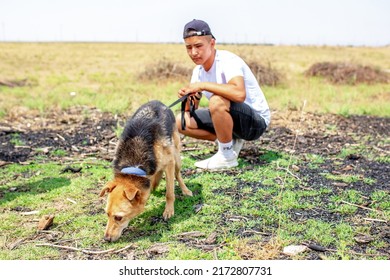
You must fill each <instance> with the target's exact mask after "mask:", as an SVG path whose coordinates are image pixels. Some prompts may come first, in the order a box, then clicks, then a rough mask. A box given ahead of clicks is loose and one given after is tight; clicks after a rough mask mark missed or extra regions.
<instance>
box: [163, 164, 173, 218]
mask: <svg viewBox="0 0 390 280" xmlns="http://www.w3.org/2000/svg"><path fill="white" fill-rule="evenodd" d="M174 172H175V163H174V162H173V161H172V162H171V163H169V164H168V166H167V168H166V169H165V180H166V182H167V187H166V193H165V199H166V204H165V210H164V213H163V217H164V219H165V220H168V219H169V218H170V217H172V216H173V214H174V212H175V209H174V202H175V175H174Z"/></svg>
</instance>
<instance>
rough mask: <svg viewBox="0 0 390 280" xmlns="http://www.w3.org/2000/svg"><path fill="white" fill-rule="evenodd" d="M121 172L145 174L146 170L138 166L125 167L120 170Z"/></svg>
mask: <svg viewBox="0 0 390 280" xmlns="http://www.w3.org/2000/svg"><path fill="white" fill-rule="evenodd" d="M121 173H123V174H129V175H137V176H146V171H145V170H143V169H141V168H138V167H125V168H123V169H122V170H121Z"/></svg>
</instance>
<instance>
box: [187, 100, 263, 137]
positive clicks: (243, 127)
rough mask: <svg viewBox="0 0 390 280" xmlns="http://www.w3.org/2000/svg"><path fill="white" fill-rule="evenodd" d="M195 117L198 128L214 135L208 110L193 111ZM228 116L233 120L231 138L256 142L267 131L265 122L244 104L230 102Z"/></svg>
mask: <svg viewBox="0 0 390 280" xmlns="http://www.w3.org/2000/svg"><path fill="white" fill-rule="evenodd" d="M195 115H196V116H194V119H195V121H196V123H197V125H198V128H200V129H204V130H207V131H209V132H211V133H214V134H215V130H214V124H213V122H212V120H211V114H210V110H209V109H205V108H201V109H198V110H195ZM230 115H231V116H232V119H233V138H239V139H244V140H247V141H250V140H256V139H258V138H259V137H260V136H261V135H262V134H263V133H264V131H265V130H266V129H267V125H266V123H265V120H264V119H263V118H262V117H261V116H260V115H259V114H258V113H256V111H255V110H253V109H252V108H251V107H250V106H249V105H247V104H245V103H235V102H230Z"/></svg>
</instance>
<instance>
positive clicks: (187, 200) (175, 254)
mask: <svg viewBox="0 0 390 280" xmlns="http://www.w3.org/2000/svg"><path fill="white" fill-rule="evenodd" d="M184 157H185V158H184V160H183V164H184V166H183V170H187V169H192V166H193V163H194V161H195V160H194V159H193V158H192V156H190V155H189V154H186V153H184ZM260 158H261V160H264V162H265V163H266V164H264V165H261V166H253V168H252V169H249V168H248V169H247V170H246V169H245V166H249V165H248V163H246V162H245V161H243V160H241V162H240V167H242V170H244V171H242V172H239V173H238V174H237V176H226V174H224V173H219V172H202V173H198V174H193V175H190V176H186V177H185V182H186V184H187V186H188V187H189V188H190V189H191V190H192V191H193V193H194V196H193V197H185V196H183V195H182V194H181V193H180V191H179V190H178V189H177V191H176V194H177V199H176V202H175V215H174V216H173V217H172V218H171V219H170V220H169V221H168V222H165V221H163V220H162V212H163V210H164V206H165V192H164V188H163V187H162V186H160V188H158V189H157V190H156V191H155V192H154V193H153V194H152V195H151V197H150V199H149V201H148V203H147V207H146V210H145V212H144V213H143V214H141V215H140V216H138V217H137V218H135V219H134V220H132V222H131V223H130V225H129V229H127V230H126V231H125V232H124V234H123V236H122V237H121V238H120V239H119V241H118V242H115V243H105V242H103V241H102V237H103V232H104V228H105V223H106V215H105V213H104V211H103V208H104V200H102V199H101V198H99V197H98V194H99V192H100V189H101V188H102V187H103V186H104V184H105V182H106V181H108V180H109V179H110V178H111V176H112V174H111V169H110V168H109V166H110V163H109V162H106V161H96V160H92V161H91V160H86V162H81V163H79V166H80V167H83V169H82V173H81V174H70V173H61V170H62V169H63V166H64V164H57V163H54V162H53V163H51V162H49V163H33V164H30V165H18V164H11V165H7V166H5V167H3V168H1V169H0V177H1V178H2V179H1V187H0V193H1V194H2V197H1V199H0V209H1V213H0V219H1V220H2V221H4V222H3V223H1V225H0V231H1V232H2V239H1V240H2V242H3V245H2V246H1V247H0V259H64V258H67V256H68V255H69V253H70V252H68V251H66V250H59V249H57V248H50V247H40V246H37V245H38V244H40V243H44V242H50V238H49V237H48V236H49V235H50V234H51V235H52V238H54V239H56V238H58V237H59V236H60V238H58V239H60V240H69V241H68V243H66V242H65V243H64V245H68V246H77V247H79V248H83V249H90V250H91V249H94V250H98V251H99V250H106V249H120V248H123V247H125V246H127V245H129V244H132V247H134V248H136V249H134V250H135V252H136V257H137V259H147V258H148V255H147V254H145V253H143V252H145V251H147V250H148V249H150V248H151V247H152V246H154V245H155V244H163V245H164V246H166V247H167V248H168V249H167V252H166V253H164V254H161V255H160V256H156V257H155V258H162V259H183V260H189V259H191V260H194V259H214V258H215V257H216V256H217V257H218V259H226V260H227V259H232V260H234V259H241V258H242V256H243V254H245V253H248V252H252V251H253V248H252V247H251V245H248V244H250V243H251V242H254V240H257V241H256V242H260V243H259V244H266V245H265V246H270V247H271V248H269V249H268V250H267V251H266V252H265V251H262V250H261V249H260V248H259V249H258V251H256V254H257V255H256V257H257V258H267V256H268V255H269V254H271V253H272V251H273V250H274V251H275V252H276V251H278V250H279V253H275V252H274V254H280V249H278V248H279V247H280V246H286V245H289V244H297V243H302V242H312V243H316V244H320V245H321V246H324V247H326V248H330V249H332V251H330V252H327V258H329V259H339V258H341V259H358V258H359V257H357V256H356V255H354V254H352V253H351V249H350V247H351V246H353V245H356V244H355V242H354V241H353V237H354V236H355V233H354V231H355V230H354V225H353V223H352V224H351V223H350V222H348V221H334V222H326V221H323V220H321V219H315V218H310V219H308V220H306V221H304V222H303V221H302V222H297V220H295V219H294V218H293V216H294V215H296V214H295V213H300V212H302V211H308V212H310V211H312V212H313V211H314V212H315V211H318V210H319V209H321V208H322V209H326V210H327V211H330V212H335V213H340V214H343V215H346V217H352V215H354V214H356V211H357V210H358V209H357V207H355V206H351V205H347V204H343V203H341V201H348V202H350V203H354V204H362V203H363V202H364V199H365V198H364V196H363V195H361V194H360V193H359V192H358V191H355V190H348V191H346V192H342V193H340V194H332V193H331V190H330V189H329V188H319V189H312V190H306V189H300V188H298V189H297V186H299V185H300V181H299V180H298V179H297V178H295V177H293V176H291V175H289V173H287V172H286V169H287V167H288V165H289V164H290V163H291V162H294V163H296V164H299V159H297V158H290V155H285V154H283V153H275V152H272V151H269V152H266V153H264V154H263V155H261V156H260ZM329 179H331V180H339V179H340V178H338V177H336V178H334V177H331V178H329ZM353 181H354V180H352V181H351V182H353ZM348 182H349V181H348ZM161 184H162V185H163V184H164V182H162V183H161ZM329 195H330V204H326V203H325V202H324V201H323V200H322V199H321V197H323V196H329ZM371 199H372V201H373V205H372V206H371V207H374V209H378V210H380V211H382V212H383V213H385V216H387V219H388V218H389V217H390V205H389V202H390V200H389V195H388V192H384V191H377V192H374V193H373V194H372V198H371ZM196 206H200V207H201V210H200V211H199V212H196V211H195V207H196ZM29 211H39V213H37V214H34V215H32V216H23V215H21V213H23V212H29ZM46 214H53V215H55V222H54V225H53V226H52V228H51V229H50V231H48V232H47V233H42V232H41V233H39V232H37V229H36V226H37V220H38V219H39V218H40V217H42V216H43V215H46ZM372 218H381V219H383V216H382V215H378V214H376V215H375V213H373V215H372ZM359 230H360V231H361V232H364V231H366V232H367V231H368V230H369V228H368V226H364V227H363V228H362V227H361V228H359ZM193 231H199V232H201V233H203V236H202V237H194V238H192V239H189V240H187V241H182V240H180V238H178V236H179V235H180V234H182V233H186V232H193ZM245 231H246V232H251V231H252V232H266V233H267V234H268V235H270V236H272V239H271V240H269V239H266V238H265V237H262V236H261V235H260V236H256V235H253V236H251V237H246V238H243V237H242V236H241V235H240V233H243V232H245ZM213 232H215V233H217V240H216V243H217V244H220V245H219V246H218V249H216V250H215V251H207V250H202V248H197V247H196V246H194V245H193V244H197V242H200V241H201V240H202V238H206V237H208V236H209V235H211V234H212V233H213ZM1 240H0V241H1ZM250 240H252V241H250ZM18 241H21V243H20V244H19V245H18V246H16V248H14V249H12V250H11V249H10V248H9V246H10V244H16V243H15V242H18ZM246 242H249V243H248V244H247V245H245V244H246ZM384 245H385V244H383V243H378V244H371V246H370V249H371V251H372V254H374V255H375V254H376V253H377V250H380V248H383V246H384ZM72 256H73V258H79V259H84V258H86V257H87V256H88V255H87V254H84V253H82V252H72ZM270 256H271V257H272V256H273V255H270ZM268 257H269V256H268ZM103 258H110V259H116V258H118V259H121V258H123V255H120V254H111V255H105V256H103ZM297 258H298V259H299V258H305V255H301V256H298V257H297ZM376 258H378V259H381V258H383V257H381V255H379V256H378V257H376Z"/></svg>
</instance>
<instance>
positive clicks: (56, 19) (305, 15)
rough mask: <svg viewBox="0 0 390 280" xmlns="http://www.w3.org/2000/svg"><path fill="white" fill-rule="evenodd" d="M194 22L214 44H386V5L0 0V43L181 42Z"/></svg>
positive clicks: (312, 0) (371, 0)
mask: <svg viewBox="0 0 390 280" xmlns="http://www.w3.org/2000/svg"><path fill="white" fill-rule="evenodd" d="M193 18H199V19H203V20H205V21H207V22H208V23H209V25H210V27H211V29H212V31H213V33H214V35H215V37H216V38H217V42H219V43H261V44H264V43H271V44H303V45H307V44H310V45H312V44H316V45H324V44H325V45H368V46H383V45H388V44H390V1H389V0H321V1H316V0H292V1H287V0H217V1H213V0H191V1H186V0H138V1H135V0H63V1H60V0H0V41H107V42H112V41H121V42H181V41H182V30H183V26H184V25H185V24H186V23H187V22H188V21H190V20H192V19H193Z"/></svg>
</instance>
